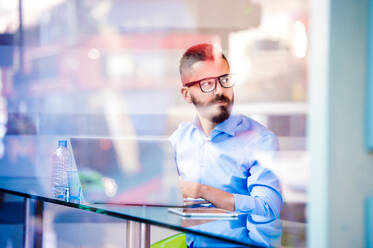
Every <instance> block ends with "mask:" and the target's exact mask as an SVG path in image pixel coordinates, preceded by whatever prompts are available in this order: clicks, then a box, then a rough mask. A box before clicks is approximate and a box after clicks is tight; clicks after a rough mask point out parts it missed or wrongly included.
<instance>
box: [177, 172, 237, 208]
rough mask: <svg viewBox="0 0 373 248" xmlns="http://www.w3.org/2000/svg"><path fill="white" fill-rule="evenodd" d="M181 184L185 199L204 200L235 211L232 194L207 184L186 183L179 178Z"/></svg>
mask: <svg viewBox="0 0 373 248" xmlns="http://www.w3.org/2000/svg"><path fill="white" fill-rule="evenodd" d="M179 183H180V188H181V192H182V193H183V197H184V198H187V197H190V198H203V199H205V200H206V201H209V202H211V203H212V204H214V206H215V207H218V208H224V209H227V210H229V211H234V197H233V195H232V194H231V193H228V192H225V191H223V190H220V189H217V188H214V187H211V186H207V185H205V184H199V183H195V182H189V181H184V180H183V179H181V177H179Z"/></svg>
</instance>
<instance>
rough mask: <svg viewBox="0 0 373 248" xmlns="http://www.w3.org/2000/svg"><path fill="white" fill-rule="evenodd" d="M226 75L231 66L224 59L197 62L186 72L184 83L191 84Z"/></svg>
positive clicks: (183, 77)
mask: <svg viewBox="0 0 373 248" xmlns="http://www.w3.org/2000/svg"><path fill="white" fill-rule="evenodd" d="M224 73H229V65H228V63H227V61H226V60H225V59H223V58H217V59H214V60H205V61H197V62H195V63H193V64H192V65H191V66H190V68H188V69H186V70H185V71H184V73H183V75H182V81H183V82H184V81H185V80H186V81H187V82H191V81H195V80H199V79H202V78H206V77H216V76H220V75H221V74H224Z"/></svg>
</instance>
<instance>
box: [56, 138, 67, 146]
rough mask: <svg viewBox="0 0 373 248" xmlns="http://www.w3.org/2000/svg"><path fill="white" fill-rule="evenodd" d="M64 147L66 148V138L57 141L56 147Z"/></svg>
mask: <svg viewBox="0 0 373 248" xmlns="http://www.w3.org/2000/svg"><path fill="white" fill-rule="evenodd" d="M61 146H63V147H66V148H67V140H59V141H58V147H61Z"/></svg>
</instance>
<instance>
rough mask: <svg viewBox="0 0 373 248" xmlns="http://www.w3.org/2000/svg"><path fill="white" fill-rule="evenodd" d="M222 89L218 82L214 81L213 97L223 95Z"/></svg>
mask: <svg viewBox="0 0 373 248" xmlns="http://www.w3.org/2000/svg"><path fill="white" fill-rule="evenodd" d="M223 90H224V89H223V87H221V85H220V83H219V82H218V81H216V87H215V90H214V93H215V95H221V94H223Z"/></svg>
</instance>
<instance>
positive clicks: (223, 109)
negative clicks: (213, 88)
mask: <svg viewBox="0 0 373 248" xmlns="http://www.w3.org/2000/svg"><path fill="white" fill-rule="evenodd" d="M191 98H192V102H193V104H194V106H196V108H198V109H201V110H202V111H209V110H212V109H211V107H213V105H214V104H215V103H217V102H218V101H224V102H226V103H227V105H226V106H223V105H220V106H218V108H219V113H217V114H215V115H213V116H211V117H210V118H208V119H209V120H210V121H212V122H213V123H220V122H223V121H225V120H226V119H228V118H229V116H230V114H231V109H232V105H233V102H234V96H232V101H231V100H229V98H227V97H226V96H223V95H220V96H216V97H215V98H214V99H213V100H212V101H210V102H208V103H201V102H200V101H198V100H197V99H196V98H195V97H194V96H191Z"/></svg>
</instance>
